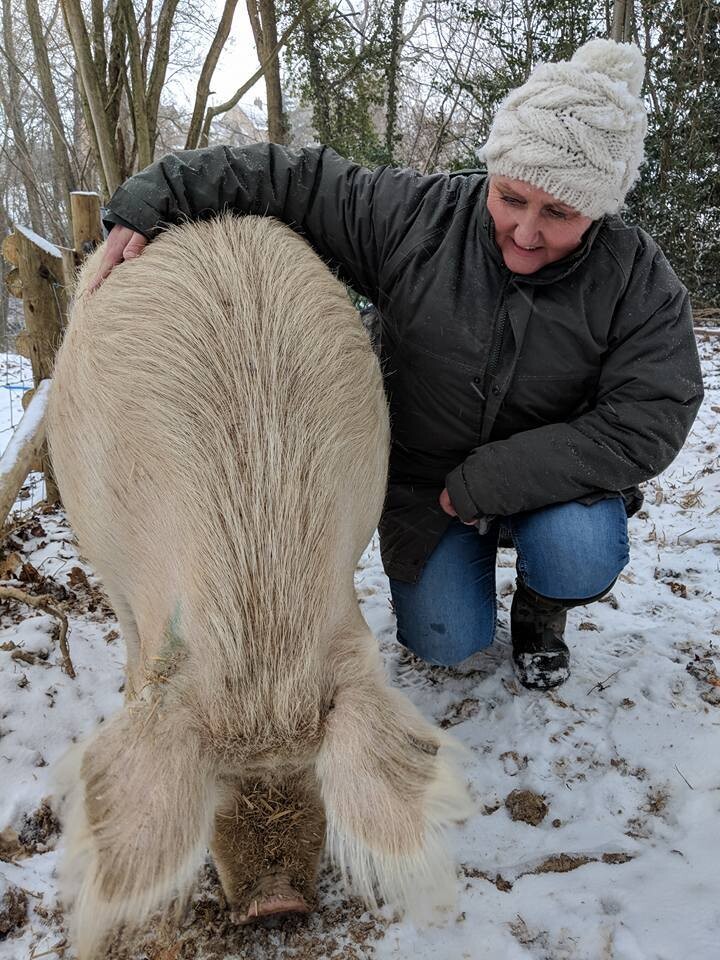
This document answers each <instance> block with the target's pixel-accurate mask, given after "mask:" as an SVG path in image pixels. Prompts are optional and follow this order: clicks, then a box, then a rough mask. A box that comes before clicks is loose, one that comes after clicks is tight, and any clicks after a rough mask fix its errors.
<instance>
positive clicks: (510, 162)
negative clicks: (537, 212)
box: [480, 40, 647, 220]
mask: <svg viewBox="0 0 720 960" xmlns="http://www.w3.org/2000/svg"><path fill="white" fill-rule="evenodd" d="M644 76H645V61H644V60H643V55H642V53H641V52H640V50H639V48H638V47H636V46H635V45H634V44H631V43H615V42H614V41H613V40H591V41H590V42H589V43H586V44H584V46H582V47H580V49H579V50H577V51H576V52H575V54H574V55H573V57H572V59H571V60H570V61H566V60H561V61H560V62H559V63H541V64H540V65H539V66H537V67H536V68H535V70H533V72H532V74H531V75H530V78H529V79H528V80H527V82H526V83H524V84H523V85H522V86H521V87H518V88H517V89H516V90H512V91H511V92H510V94H509V95H508V96H507V97H506V98H505V100H504V101H503V102H502V103H501V105H500V107H499V109H498V112H497V114H496V116H495V119H494V120H493V124H492V127H491V129H490V136H489V138H488V141H487V143H486V144H485V146H484V147H483V149H482V151H481V153H480V156H481V157H482V158H483V159H484V160H485V162H486V163H487V168H488V172H489V173H491V174H493V173H497V174H500V175H501V176H505V177H509V178H510V179H512V180H524V181H525V182H526V183H530V184H532V185H533V186H535V187H539V188H540V189H541V190H544V191H545V192H546V193H550V194H552V195H553V196H554V197H557V199H558V200H560V201H562V202H563V203H566V204H568V205H569V206H571V207H573V208H574V209H575V210H579V211H580V213H583V214H585V216H587V217H591V218H592V219H593V220H597V219H598V218H599V217H601V216H602V215H603V214H605V213H617V211H618V210H619V209H620V207H621V206H622V204H623V202H624V200H625V194H626V193H627V192H628V190H629V189H630V187H631V186H632V185H633V183H634V182H635V180H636V179H637V176H638V168H639V166H640V164H641V163H642V159H643V140H644V139H645V131H646V130H647V115H646V111H645V105H644V104H643V101H642V100H641V99H640V88H641V87H642V83H643V78H644Z"/></svg>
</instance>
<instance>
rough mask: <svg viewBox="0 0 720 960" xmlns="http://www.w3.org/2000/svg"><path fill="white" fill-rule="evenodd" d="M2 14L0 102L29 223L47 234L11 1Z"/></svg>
mask: <svg viewBox="0 0 720 960" xmlns="http://www.w3.org/2000/svg"><path fill="white" fill-rule="evenodd" d="M2 13H3V45H4V47H5V60H6V63H7V80H8V85H7V87H5V85H4V84H3V83H2V81H1V80H0V103H2V108H3V110H4V112H5V116H6V117H7V120H8V124H9V126H10V128H11V129H12V132H13V139H14V141H15V152H16V157H17V165H18V167H19V169H20V176H21V177H22V181H23V186H24V187H25V193H26V195H27V203H28V209H29V212H30V224H31V226H32V228H33V230H34V231H35V232H36V233H39V234H43V233H44V232H45V222H44V217H43V211H42V203H41V200H40V191H39V190H38V187H37V183H36V180H35V171H34V169H33V159H32V155H31V152H30V147H29V145H28V139H27V134H26V132H25V123H24V120H23V116H22V113H21V112H20V74H19V71H18V68H17V60H16V55H15V39H14V31H13V19H12V9H11V6H10V0H2Z"/></svg>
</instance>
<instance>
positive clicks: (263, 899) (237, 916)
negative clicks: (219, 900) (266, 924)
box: [231, 876, 310, 923]
mask: <svg viewBox="0 0 720 960" xmlns="http://www.w3.org/2000/svg"><path fill="white" fill-rule="evenodd" d="M282 913H310V907H309V906H308V904H307V901H306V900H305V898H304V897H303V896H301V895H300V894H299V893H298V892H297V890H295V888H294V887H292V886H291V885H290V882H289V880H288V879H287V877H284V876H269V877H263V878H262V879H261V880H260V881H259V882H258V883H257V885H256V887H255V889H254V890H253V892H252V893H251V894H250V897H249V898H248V906H247V908H246V909H245V910H244V911H243V910H233V911H232V914H231V919H232V921H233V923H254V922H255V921H256V920H260V919H262V918H263V917H273V916H277V915H278V914H282Z"/></svg>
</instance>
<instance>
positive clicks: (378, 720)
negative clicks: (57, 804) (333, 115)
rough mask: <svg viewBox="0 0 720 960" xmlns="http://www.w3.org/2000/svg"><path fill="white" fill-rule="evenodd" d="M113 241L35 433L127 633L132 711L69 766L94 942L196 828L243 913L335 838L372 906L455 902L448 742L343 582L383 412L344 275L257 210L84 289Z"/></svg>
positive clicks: (293, 897)
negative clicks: (399, 683) (387, 661)
mask: <svg viewBox="0 0 720 960" xmlns="http://www.w3.org/2000/svg"><path fill="white" fill-rule="evenodd" d="M101 257H102V248H100V249H99V250H98V251H96V253H95V254H94V255H93V256H92V257H91V258H90V259H89V261H88V262H87V264H86V265H85V267H84V269H83V271H82V273H81V275H80V278H79V285H78V289H77V292H76V297H75V302H74V307H73V310H72V316H71V322H70V325H69V328H68V332H67V335H66V338H65V342H64V343H63V345H62V348H61V350H60V352H59V355H58V359H57V366H56V375H55V382H54V385H53V390H52V396H51V400H50V409H49V425H48V432H49V438H50V443H51V450H52V457H53V462H54V466H55V470H56V473H57V478H58V483H59V486H60V489H61V492H62V497H63V501H64V503H65V505H66V507H67V510H68V514H69V516H70V520H71V522H72V524H73V527H74V528H75V531H76V533H77V535H78V539H79V541H80V544H81V548H82V550H83V552H84V554H85V555H86V556H87V557H88V559H89V560H90V561H91V562H92V563H93V564H94V567H95V569H96V571H97V573H98V575H99V576H100V577H101V579H102V581H103V584H104V587H105V589H106V591H107V593H108V596H109V597H110V600H111V603H112V605H113V607H114V609H115V612H116V614H117V617H118V620H119V623H120V626H121V628H122V632H123V636H124V638H125V641H126V644H127V650H128V662H127V682H126V688H125V689H126V701H125V706H124V708H123V709H122V710H121V711H120V713H119V714H117V716H115V717H114V718H112V719H111V720H109V721H108V722H106V723H105V724H104V725H103V726H102V727H101V728H100V729H99V730H97V731H96V732H95V733H94V734H92V735H91V736H90V737H89V738H88V739H87V740H85V741H84V742H83V743H82V744H80V745H78V747H77V748H75V749H74V750H73V752H72V753H71V754H70V755H69V756H68V758H67V760H66V761H65V765H64V770H63V772H62V773H61V782H62V787H63V791H64V793H65V811H66V812H65V833H66V848H67V850H66V856H65V862H64V867H63V870H62V882H63V887H64V893H63V895H64V898H65V900H66V902H68V903H72V910H73V913H72V923H71V932H72V937H73V940H74V944H75V946H76V948H77V949H78V952H79V955H80V957H81V958H91V957H94V956H96V955H97V954H98V951H99V950H100V949H101V946H102V943H103V941H104V939H105V937H106V936H107V935H108V934H109V932H110V931H111V930H113V929H114V928H116V927H117V926H118V925H120V924H129V925H132V926H138V925H141V924H142V922H143V921H144V920H145V919H146V918H147V917H148V916H149V915H150V913H152V912H153V911H156V910H158V909H163V908H166V907H167V906H168V904H169V903H170V902H171V900H172V899H173V898H174V897H176V896H178V895H183V894H184V893H187V891H188V890H189V889H190V887H191V885H192V882H193V880H194V878H195V876H196V873H197V871H198V868H199V867H200V865H201V863H202V862H203V860H204V857H205V856H206V851H207V849H208V848H210V850H211V852H212V856H213V858H214V860H215V863H216V866H217V869H218V874H219V876H220V879H221V882H222V885H223V889H224V892H225V895H226V897H227V900H228V903H229V905H230V908H231V909H232V911H233V914H234V916H235V917H236V918H237V919H238V920H240V921H244V920H247V919H248V918H249V917H251V916H252V915H253V905H255V906H254V909H255V912H256V913H257V912H258V909H259V908H258V906H257V905H258V903H262V904H264V909H265V911H266V912H273V911H274V910H275V909H279V908H283V907H285V908H287V909H292V910H297V911H300V910H303V909H307V908H308V907H309V906H310V905H311V903H312V899H313V895H314V882H315V873H316V870H317V862H318V858H319V854H320V851H321V848H322V845H323V842H324V843H325V844H326V845H327V848H328V850H329V853H330V855H331V857H332V858H333V859H334V861H335V863H336V864H338V865H339V867H340V868H341V869H342V870H343V871H344V873H345V875H346V877H347V878H348V881H349V882H350V883H351V884H352V889H353V890H355V891H356V892H358V893H359V894H360V895H362V896H364V897H365V898H366V899H367V900H368V901H369V902H370V903H374V902H375V898H376V897H378V896H379V897H381V898H382V899H383V900H386V901H388V902H390V903H393V904H395V905H398V906H401V907H402V906H405V907H411V908H414V910H415V912H416V913H417V914H420V915H422V913H423V911H425V910H427V908H428V907H429V906H432V905H442V904H444V903H448V902H451V901H452V892H453V888H454V882H455V878H454V869H453V865H452V863H451V861H450V859H449V857H448V855H447V853H446V850H445V845H444V838H443V834H444V830H445V828H446V827H447V826H448V825H449V824H450V823H452V822H453V821H457V820H459V819H462V818H464V817H465V816H467V815H468V814H469V813H470V804H469V800H468V796H467V792H466V788H465V786H464V783H463V782H462V780H461V778H460V777H459V776H458V774H457V772H456V770H455V769H454V765H453V744H452V741H451V740H450V739H449V738H448V737H447V736H446V735H444V734H442V733H441V732H440V731H438V730H437V729H435V727H433V726H432V725H431V724H429V723H428V722H427V721H425V720H424V719H423V718H422V716H421V715H420V713H419V712H418V711H417V710H416V709H415V707H414V706H413V705H412V704H411V703H410V701H409V700H408V699H407V698H406V697H405V696H404V695H402V694H401V693H400V692H399V691H397V690H394V689H392V688H391V687H390V686H389V685H388V683H387V680H386V678H385V675H384V672H383V668H382V664H381V661H380V657H379V653H378V647H377V643H376V641H375V639H374V637H373V636H372V634H371V632H370V630H369V629H368V627H367V625H366V623H365V621H364V619H363V617H362V615H361V613H360V610H359V607H358V603H357V599H356V597H355V592H354V587H353V572H354V569H355V566H356V564H357V561H358V559H359V557H360V555H361V553H362V551H363V550H364V548H365V546H366V545H367V543H368V541H369V539H370V537H371V535H372V533H373V531H374V529H375V527H376V524H377V521H378V517H379V515H380V511H381V507H382V503H383V498H384V494H385V482H386V469H387V456H388V442H389V440H388V438H389V428H388V417H387V411H386V405H385V398H384V394H383V387H382V381H381V375H380V370H379V367H378V363H377V360H376V358H375V356H374V355H373V353H372V350H371V347H370V344H369V342H368V338H367V335H366V333H365V331H364V330H363V328H362V324H361V322H360V320H359V318H358V316H357V314H356V312H355V311H354V309H353V308H352V306H351V305H350V303H349V301H348V298H347V296H346V293H345V289H344V287H343V286H342V285H341V284H340V283H339V282H337V281H336V280H335V279H334V278H333V277H332V275H331V274H330V272H329V271H328V269H327V268H326V267H325V265H324V264H323V263H322V262H321V261H320V259H319V258H318V257H317V256H316V255H315V254H314V253H313V252H312V250H311V249H310V247H309V246H308V245H307V244H306V243H305V242H304V241H303V240H302V239H301V238H299V237H298V236H296V235H295V234H294V233H293V232H292V231H290V230H289V229H288V228H287V227H284V226H282V225H281V224H279V223H277V222H276V221H273V220H270V219H264V218H255V217H245V218H234V217H229V216H225V217H222V218H218V219H216V220H212V221H209V222H205V223H195V224H188V225H184V226H182V227H177V228H173V229H170V230H168V231H167V232H166V233H164V234H163V235H161V236H160V237H159V238H158V239H157V240H155V241H154V242H153V243H152V244H150V245H149V246H148V247H147V249H146V250H145V252H144V253H143V254H142V256H141V257H139V258H137V259H136V260H132V261H129V262H127V263H125V264H121V265H120V266H118V267H116V268H115V269H114V270H113V272H112V273H111V274H110V276H109V277H108V279H107V280H106V281H105V283H104V284H103V285H102V286H101V287H100V288H99V290H98V291H96V292H95V293H93V294H91V295H87V294H86V293H85V290H86V287H87V285H88V283H89V281H90V280H91V279H92V278H93V276H94V275H95V274H96V272H97V270H98V265H99V261H100V259H101Z"/></svg>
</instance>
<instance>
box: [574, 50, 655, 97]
mask: <svg viewBox="0 0 720 960" xmlns="http://www.w3.org/2000/svg"><path fill="white" fill-rule="evenodd" d="M570 63H573V64H575V66H577V67H584V68H585V69H586V70H592V71H593V72H594V73H602V74H605V76H606V77H609V78H610V79H611V80H618V81H622V82H624V83H626V84H627V86H628V90H629V91H630V93H631V94H632V95H633V96H634V97H638V96H639V95H640V90H641V89H642V85H643V80H644V79H645V60H644V59H643V55H642V53H641V52H640V48H639V47H636V46H635V44H634V43H615V41H614V40H600V39H598V40H590V41H589V42H588V43H586V44H584V45H583V46H582V47H580V48H579V49H578V50H576V51H575V53H574V54H573V55H572V57H571V59H570Z"/></svg>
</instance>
